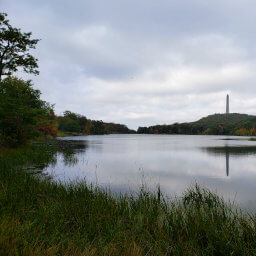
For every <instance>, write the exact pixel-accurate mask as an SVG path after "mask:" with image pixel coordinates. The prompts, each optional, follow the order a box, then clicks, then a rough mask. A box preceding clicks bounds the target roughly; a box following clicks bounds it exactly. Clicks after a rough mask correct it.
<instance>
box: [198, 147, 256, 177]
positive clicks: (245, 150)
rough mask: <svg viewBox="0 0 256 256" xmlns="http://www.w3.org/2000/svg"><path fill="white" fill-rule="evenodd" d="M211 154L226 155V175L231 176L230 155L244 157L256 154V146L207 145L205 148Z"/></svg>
mask: <svg viewBox="0 0 256 256" xmlns="http://www.w3.org/2000/svg"><path fill="white" fill-rule="evenodd" d="M203 150H206V151H207V153H209V154H214V155H221V156H222V155H223V156H225V157H226V175H227V176H229V174H230V173H229V162H230V157H240V156H242V157H244V156H248V155H256V147H255V146H246V147H241V146H228V145H226V146H224V147H206V148H203Z"/></svg>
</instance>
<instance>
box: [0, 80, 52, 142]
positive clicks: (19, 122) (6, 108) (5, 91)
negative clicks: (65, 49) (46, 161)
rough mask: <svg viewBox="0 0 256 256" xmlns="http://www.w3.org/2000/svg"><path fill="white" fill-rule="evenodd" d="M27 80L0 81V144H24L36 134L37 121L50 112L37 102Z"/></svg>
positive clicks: (44, 103)
mask: <svg viewBox="0 0 256 256" xmlns="http://www.w3.org/2000/svg"><path fill="white" fill-rule="evenodd" d="M40 94H41V93H40V91H39V90H34V89H33V88H32V85H31V82H30V81H23V80H21V79H18V78H11V77H8V78H6V79H3V80H2V81H0V141H1V142H2V144H4V145H7V146H15V145H20V144H25V143H26V142H27V141H28V140H29V139H33V138H35V137H36V136H38V135H39V132H38V130H39V129H38V127H39V121H40V122H42V119H44V118H45V117H47V116H50V115H51V113H52V112H53V109H52V106H50V105H49V104H48V103H46V102H45V101H42V100H41V99H40Z"/></svg>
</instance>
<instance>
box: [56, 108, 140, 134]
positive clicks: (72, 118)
mask: <svg viewBox="0 0 256 256" xmlns="http://www.w3.org/2000/svg"><path fill="white" fill-rule="evenodd" d="M57 124H58V130H59V131H60V132H64V133H66V134H69V133H70V134H73V135H76V134H111V133H112V134H113V133H126V134H129V133H136V132H135V131H133V130H130V129H128V128H127V126H125V125H123V124H115V123H105V122H103V121H95V120H90V119H87V118H86V117H85V116H83V115H79V114H76V113H72V112H70V111H65V112H64V115H63V116H58V117H57Z"/></svg>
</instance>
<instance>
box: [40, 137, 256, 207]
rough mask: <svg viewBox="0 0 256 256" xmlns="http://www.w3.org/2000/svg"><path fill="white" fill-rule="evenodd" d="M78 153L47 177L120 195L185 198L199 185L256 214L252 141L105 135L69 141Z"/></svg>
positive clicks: (61, 159) (50, 170) (255, 165)
mask: <svg viewBox="0 0 256 256" xmlns="http://www.w3.org/2000/svg"><path fill="white" fill-rule="evenodd" d="M61 139H62V140H72V141H74V147H73V151H72V152H69V153H68V154H63V153H58V154H57V156H56V160H57V161H56V163H55V164H51V165H50V166H48V167H47V168H45V169H44V172H45V173H48V174H50V175H52V176H53V178H54V179H56V180H60V181H62V182H69V181H76V180H80V179H86V181H88V182H89V183H91V182H92V183H94V184H98V185H101V186H104V187H109V188H110V189H111V190H112V191H114V192H129V191H131V190H136V189H138V187H139V186H140V185H141V184H142V183H145V184H147V187H148V189H152V190H153V189H155V188H156V186H157V185H158V184H160V186H161V189H162V190H163V191H164V193H165V194H167V195H169V196H175V195H176V196H180V195H181V194H182V192H183V191H184V190H185V189H186V188H187V187H188V186H189V185H191V184H194V183H195V182H197V183H199V184H201V185H203V186H206V187H208V188H210V189H211V190H213V191H217V192H218V193H219V194H221V195H223V196H224V198H226V199H229V200H231V201H234V200H235V202H236V203H237V204H239V205H240V206H242V207H243V208H247V209H252V210H256V196H255V195H256V142H253V141H248V140H247V139H248V138H246V137H231V136H193V135H191V136H190V135H103V136H79V137H66V138H61Z"/></svg>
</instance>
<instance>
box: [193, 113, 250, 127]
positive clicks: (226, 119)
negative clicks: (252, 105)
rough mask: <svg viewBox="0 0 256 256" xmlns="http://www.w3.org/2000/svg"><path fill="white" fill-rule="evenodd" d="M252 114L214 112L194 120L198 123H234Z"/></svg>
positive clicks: (244, 119)
mask: <svg viewBox="0 0 256 256" xmlns="http://www.w3.org/2000/svg"><path fill="white" fill-rule="evenodd" d="M253 117H254V116H252V115H247V114H239V113H230V114H214V115H209V116H207V117H203V118H201V119H200V120H198V121H196V122H194V124H198V125H234V124H237V123H239V122H242V121H246V120H249V119H250V118H253Z"/></svg>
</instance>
